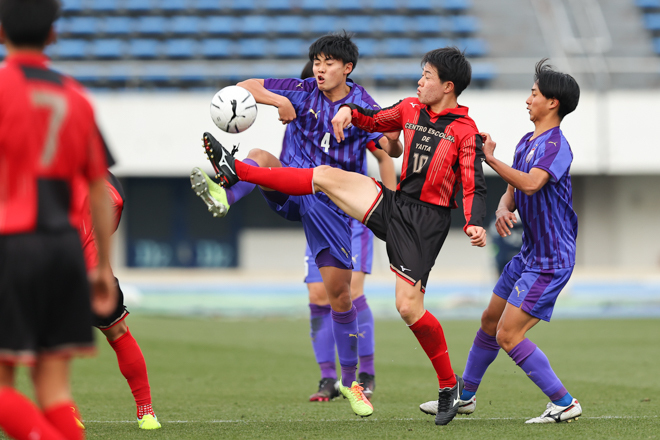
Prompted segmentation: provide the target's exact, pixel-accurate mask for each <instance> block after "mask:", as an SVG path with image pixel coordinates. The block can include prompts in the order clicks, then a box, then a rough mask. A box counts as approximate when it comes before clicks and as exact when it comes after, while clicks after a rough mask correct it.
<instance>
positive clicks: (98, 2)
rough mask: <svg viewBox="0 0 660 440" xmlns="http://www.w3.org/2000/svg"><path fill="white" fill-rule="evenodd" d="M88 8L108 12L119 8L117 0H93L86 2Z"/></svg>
mask: <svg viewBox="0 0 660 440" xmlns="http://www.w3.org/2000/svg"><path fill="white" fill-rule="evenodd" d="M87 5H88V6H89V9H91V10H92V11H94V12H109V11H116V10H117V9H119V0H94V1H92V2H89V1H88V2H87Z"/></svg>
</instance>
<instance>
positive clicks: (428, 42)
mask: <svg viewBox="0 0 660 440" xmlns="http://www.w3.org/2000/svg"><path fill="white" fill-rule="evenodd" d="M451 44H452V42H451V40H449V39H448V38H422V39H421V40H419V42H417V43H416V44H415V51H416V54H417V55H418V56H420V55H424V54H425V53H426V52H429V51H432V50H435V49H440V48H441V47H447V46H450V45H451Z"/></svg>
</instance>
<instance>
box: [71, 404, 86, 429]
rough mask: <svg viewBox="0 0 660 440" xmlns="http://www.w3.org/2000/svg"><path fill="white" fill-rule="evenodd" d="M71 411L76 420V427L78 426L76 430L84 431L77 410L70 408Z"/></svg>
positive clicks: (73, 407)
mask: <svg viewBox="0 0 660 440" xmlns="http://www.w3.org/2000/svg"><path fill="white" fill-rule="evenodd" d="M71 411H72V412H73V417H74V418H75V419H76V425H78V428H80V429H85V425H83V422H82V416H81V415H80V413H79V412H78V408H76V407H75V406H72V407H71Z"/></svg>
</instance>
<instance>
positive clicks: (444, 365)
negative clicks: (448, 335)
mask: <svg viewBox="0 0 660 440" xmlns="http://www.w3.org/2000/svg"><path fill="white" fill-rule="evenodd" d="M410 330H412V332H413V333H414V334H415V337H417V340H418V341H419V343H420V344H421V346H422V348H423V349H424V352H426V355H427V356H428V357H429V359H431V363H432V364H433V368H435V372H436V374H437V375H438V385H439V387H440V388H445V387H453V386H454V385H456V377H455V376H454V370H453V369H452V368H451V361H450V360H449V353H447V341H445V333H444V332H443V331H442V326H441V325H440V323H439V322H438V320H437V319H436V317H435V316H433V315H432V314H431V313H430V312H429V311H428V310H427V311H426V313H424V316H422V317H421V318H420V319H419V320H418V321H417V322H416V323H414V324H413V325H411V326H410Z"/></svg>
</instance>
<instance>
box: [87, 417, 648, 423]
mask: <svg viewBox="0 0 660 440" xmlns="http://www.w3.org/2000/svg"><path fill="white" fill-rule="evenodd" d="M658 417H660V416H657V415H655V416H595V417H589V416H580V419H587V420H608V419H657V418H658ZM369 420H378V418H370V419H369ZM386 420H396V421H413V420H420V419H414V418H412V417H409V418H397V419H391V418H388V419H386ZM461 420H465V421H479V420H527V418H525V417H481V418H479V417H457V418H455V419H454V420H453V421H461ZM309 421H312V420H302V419H298V420H262V421H251V420H165V421H163V420H161V421H160V422H161V423H245V424H247V423H277V422H309ZM346 421H348V422H350V421H354V422H359V421H361V419H321V420H315V421H314V422H346ZM83 422H84V423H136V421H135V420H84V421H83Z"/></svg>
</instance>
